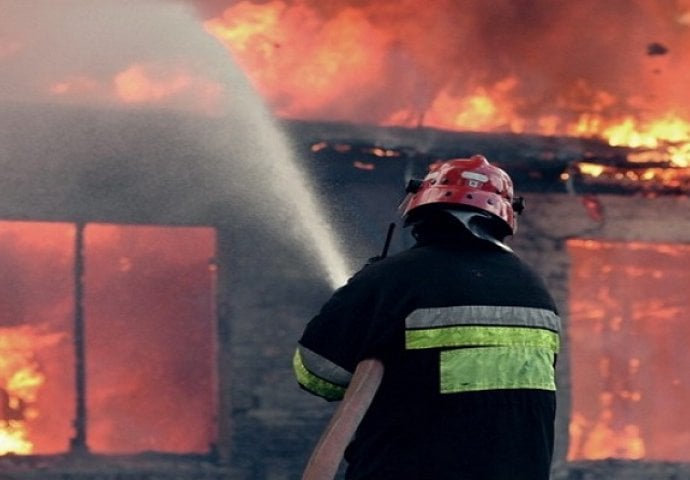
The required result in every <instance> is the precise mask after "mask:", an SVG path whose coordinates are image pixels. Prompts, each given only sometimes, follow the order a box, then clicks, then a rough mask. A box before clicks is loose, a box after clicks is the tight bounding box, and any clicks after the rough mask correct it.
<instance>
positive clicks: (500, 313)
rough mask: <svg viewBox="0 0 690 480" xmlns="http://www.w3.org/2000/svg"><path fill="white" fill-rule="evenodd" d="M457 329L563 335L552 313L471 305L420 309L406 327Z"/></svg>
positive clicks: (558, 319) (406, 323)
mask: <svg viewBox="0 0 690 480" xmlns="http://www.w3.org/2000/svg"><path fill="white" fill-rule="evenodd" d="M454 325H507V326H519V327H533V328H546V329H548V330H552V331H554V332H560V331H561V319H560V317H559V316H558V315H556V314H555V313H554V312H552V311H551V310H546V309H543V308H532V307H495V306H490V305H468V306H457V307H442V308H421V309H419V310H415V311H414V312H412V313H411V314H410V315H408V316H407V318H406V319H405V327H406V328H408V329H415V328H435V327H449V326H454Z"/></svg>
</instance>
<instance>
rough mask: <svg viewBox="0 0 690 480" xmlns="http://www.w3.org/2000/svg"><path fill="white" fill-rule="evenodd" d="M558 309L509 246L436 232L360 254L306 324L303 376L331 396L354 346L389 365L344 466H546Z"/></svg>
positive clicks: (389, 473) (406, 479) (385, 474)
mask: <svg viewBox="0 0 690 480" xmlns="http://www.w3.org/2000/svg"><path fill="white" fill-rule="evenodd" d="M559 332H560V319H559V317H558V314H557V310H556V307H555V305H554V302H553V300H552V298H551V296H550V295H549V293H548V291H547V289H546V288H545V286H544V284H543V282H542V280H541V279H540V278H539V277H538V276H537V275H536V274H535V273H534V272H533V271H532V269H530V268H529V267H528V266H527V265H526V264H525V263H523V262H522V261H521V260H520V259H519V258H518V257H517V256H516V255H515V254H514V253H512V252H509V251H506V250H503V249H500V248H498V247H496V246H495V245H492V244H490V243H488V242H485V241H480V240H477V239H475V238H474V237H468V236H463V237H462V238H461V239H459V238H457V237H453V238H447V237H443V236H441V237H438V238H432V239H430V240H428V241H424V242H418V243H417V245H415V246H414V247H412V248H411V249H409V250H406V251H404V252H402V253H399V254H397V255H395V256H392V257H389V258H386V259H383V260H381V261H379V262H376V263H373V264H371V265H369V266H366V267H365V268H363V269H362V270H361V271H359V272H358V273H357V274H355V275H354V276H353V277H352V278H351V279H350V280H349V281H348V283H347V284H346V285H345V286H343V287H341V288H340V289H338V290H337V291H336V292H335V293H334V294H333V296H332V297H331V299H330V300H329V301H328V302H327V303H326V304H325V305H324V306H323V308H322V309H321V311H320V313H319V314H318V315H316V316H315V317H314V318H313V319H312V320H311V321H310V322H309V324H308V325H307V327H306V329H305V331H304V333H303V336H302V337H301V339H300V341H299V344H298V348H297V351H296V353H295V357H294V369H295V373H296V376H297V379H298V381H299V383H300V385H301V386H302V387H303V388H305V389H306V390H308V391H310V392H311V393H313V394H316V395H319V396H322V397H324V398H326V399H327V400H338V399H340V398H342V395H343V393H344V391H345V389H346V387H347V385H348V382H349V380H350V378H351V376H352V372H354V369H355V366H356V365H357V363H358V362H359V361H360V360H363V359H367V358H378V359H380V360H382V361H383V363H384V366H385V374H384V378H383V381H382V383H381V387H380V388H379V391H378V392H377V394H376V396H375V398H374V400H373V403H372V405H371V407H370V409H369V411H368V412H367V414H366V415H365V417H364V419H363V421H362V423H361V425H360V427H359V429H358V431H357V433H356V435H355V438H354V440H353V441H352V443H351V444H350V445H349V447H348V449H347V451H346V455H345V459H346V461H347V463H348V468H347V473H346V476H347V478H348V479H349V480H446V479H448V480H451V479H452V480H462V479H468V480H469V479H471V480H478V479H487V480H523V479H524V480H545V479H548V477H549V469H550V464H551V458H552V452H553V441H554V426H553V424H554V418H555V403H556V401H555V390H556V385H555V372H554V370H555V362H556V355H557V352H558V347H559Z"/></svg>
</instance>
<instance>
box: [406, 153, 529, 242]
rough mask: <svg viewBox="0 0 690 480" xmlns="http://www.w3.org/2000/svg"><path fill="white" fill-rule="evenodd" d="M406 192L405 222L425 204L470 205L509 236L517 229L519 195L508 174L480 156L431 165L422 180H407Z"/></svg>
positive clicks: (462, 206)
mask: <svg viewBox="0 0 690 480" xmlns="http://www.w3.org/2000/svg"><path fill="white" fill-rule="evenodd" d="M407 192H408V193H409V195H408V198H407V200H406V203H405V204H404V205H403V212H402V215H403V218H404V219H405V220H406V222H407V221H408V219H409V217H410V214H411V213H414V212H421V211H423V210H422V209H423V208H425V207H427V206H436V207H442V208H448V209H467V208H466V207H469V210H479V211H483V212H487V213H489V214H490V215H491V216H492V217H494V218H495V219H497V220H498V223H499V224H500V225H501V227H505V228H507V232H506V234H507V235H512V234H513V233H515V232H516V230H517V220H516V214H519V213H520V212H522V210H523V208H524V203H523V200H522V198H520V197H518V198H515V197H514V192H513V181H512V180H511V179H510V176H508V174H507V173H506V172H505V171H504V170H502V169H500V168H498V167H496V166H494V165H491V164H490V163H489V161H488V160H487V159H486V158H485V157H484V156H483V155H473V156H472V157H470V158H456V159H452V160H447V161H444V162H438V163H435V164H432V165H431V166H430V168H429V173H428V174H427V176H426V177H425V178H424V180H410V183H409V184H408V185H407ZM505 228H503V229H505Z"/></svg>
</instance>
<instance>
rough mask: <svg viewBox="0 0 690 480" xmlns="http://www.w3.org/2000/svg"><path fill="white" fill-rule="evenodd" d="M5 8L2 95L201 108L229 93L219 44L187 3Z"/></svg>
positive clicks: (0, 45)
mask: <svg viewBox="0 0 690 480" xmlns="http://www.w3.org/2000/svg"><path fill="white" fill-rule="evenodd" d="M0 11H2V17H1V18H0V27H1V28H0V32H2V33H1V34H0V101H13V102H16V101H29V102H50V103H77V104H80V105H84V104H91V105H93V104H96V105H107V106H110V107H113V106H120V107H121V106H123V105H136V106H142V105H143V106H146V105H154V106H156V107H158V108H162V107H173V108H178V109H185V110H196V111H199V110H203V109H204V108H207V107H208V106H209V105H210V104H211V102H212V101H216V103H218V100H219V99H220V98H221V95H222V88H221V83H222V75H223V72H222V69H221V68H220V66H219V65H217V64H216V63H214V62H208V61H207V59H208V58H209V55H213V54H214V53H212V50H214V47H215V46H214V45H213V42H209V39H208V35H206V34H205V33H204V32H203V31H202V30H201V29H200V28H198V23H197V22H196V20H195V18H194V17H193V16H192V15H191V12H192V9H191V7H189V6H188V5H184V4H183V3H181V2H160V1H146V0H145V1H133V0H122V1H119V2H112V1H104V2H89V1H85V0H57V1H54V0H35V1H33V2H30V3H29V2H17V1H14V0H0ZM181 32H184V34H180V33H181Z"/></svg>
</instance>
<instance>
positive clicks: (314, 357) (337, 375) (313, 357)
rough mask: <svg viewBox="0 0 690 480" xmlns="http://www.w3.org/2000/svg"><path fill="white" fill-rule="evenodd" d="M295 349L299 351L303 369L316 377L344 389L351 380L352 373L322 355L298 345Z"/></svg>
mask: <svg viewBox="0 0 690 480" xmlns="http://www.w3.org/2000/svg"><path fill="white" fill-rule="evenodd" d="M297 349H298V350H299V353H300V358H301V359H302V363H303V364H304V366H305V368H306V369H307V370H309V371H310V372H312V373H313V374H314V375H316V376H317V377H320V378H323V379H324V380H327V381H328V382H330V383H335V384H336V385H342V386H345V387H347V386H348V384H349V383H350V380H352V373H350V372H348V371H347V370H345V369H344V368H343V367H341V366H339V365H338V364H336V363H334V362H332V361H330V360H329V359H327V358H326V357H324V356H323V355H319V354H318V353H316V352H314V351H312V350H309V349H308V348H306V347H305V346H304V345H299V346H298V347H297Z"/></svg>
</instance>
